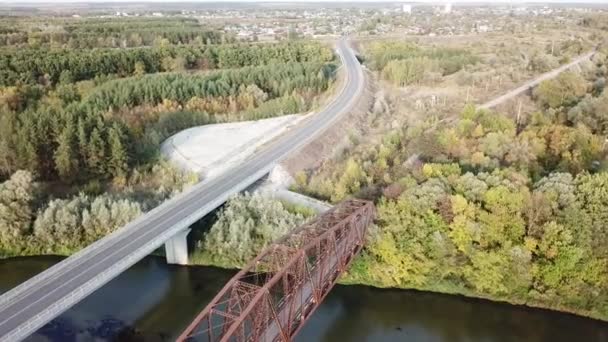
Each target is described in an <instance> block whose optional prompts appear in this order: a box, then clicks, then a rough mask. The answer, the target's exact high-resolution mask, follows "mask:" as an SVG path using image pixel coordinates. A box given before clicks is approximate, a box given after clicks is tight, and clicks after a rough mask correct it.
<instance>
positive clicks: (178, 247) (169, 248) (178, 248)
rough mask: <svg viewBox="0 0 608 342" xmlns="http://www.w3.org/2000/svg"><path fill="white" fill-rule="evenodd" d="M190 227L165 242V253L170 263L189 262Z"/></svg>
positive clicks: (183, 263) (181, 263)
mask: <svg viewBox="0 0 608 342" xmlns="http://www.w3.org/2000/svg"><path fill="white" fill-rule="evenodd" d="M189 233H190V229H187V230H184V231H181V232H179V233H177V234H176V235H175V236H173V237H172V238H171V239H169V240H167V241H166V242H165V255H166V257H167V263H168V264H174V265H187V264H188V241H187V240H186V238H187V237H188V234H189Z"/></svg>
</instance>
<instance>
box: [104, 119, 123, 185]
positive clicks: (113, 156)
mask: <svg viewBox="0 0 608 342" xmlns="http://www.w3.org/2000/svg"><path fill="white" fill-rule="evenodd" d="M108 139H109V144H110V156H109V157H110V160H109V163H108V168H109V171H110V173H111V174H112V175H113V176H114V177H120V176H124V175H125V174H126V172H127V166H128V161H127V159H128V157H127V151H126V150H125V147H124V145H123V143H122V139H123V134H122V130H121V129H120V126H118V124H116V123H114V125H113V126H112V128H111V129H110V133H109V137H108Z"/></svg>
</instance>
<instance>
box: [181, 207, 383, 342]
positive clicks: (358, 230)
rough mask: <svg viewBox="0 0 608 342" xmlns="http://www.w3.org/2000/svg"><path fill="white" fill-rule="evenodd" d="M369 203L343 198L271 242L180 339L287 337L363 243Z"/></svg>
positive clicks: (369, 215) (370, 216)
mask: <svg viewBox="0 0 608 342" xmlns="http://www.w3.org/2000/svg"><path fill="white" fill-rule="evenodd" d="M374 215H375V208H374V206H373V204H372V203H371V202H367V201H360V200H349V201H345V202H343V203H341V204H339V205H337V206H335V207H334V208H332V209H331V210H330V211H328V212H326V213H324V214H322V215H320V216H318V217H317V218H316V219H314V220H312V221H310V222H308V223H306V224H304V225H303V226H301V227H299V228H297V229H296V230H294V231H293V232H292V233H290V234H288V235H287V236H285V237H284V238H282V239H281V240H279V241H277V242H275V243H273V244H272V245H271V246H270V247H268V248H267V249H266V250H264V251H263V252H262V253H261V254H260V255H259V256H258V257H256V258H255V259H254V260H253V261H252V262H250V263H249V264H248V265H247V266H246V267H245V268H243V270H242V271H240V272H239V273H238V274H237V275H236V276H235V277H233V278H232V279H231V280H230V281H229V282H228V283H227V284H226V286H225V287H224V288H223V289H222V291H220V293H219V294H218V295H217V296H216V297H215V298H214V299H213V301H212V302H211V303H210V304H209V305H208V306H207V307H206V308H205V309H204V310H203V311H202V312H201V314H199V315H198V316H197V317H196V319H195V320H194V322H192V324H190V326H189V327H188V328H187V329H186V330H185V331H184V332H183V333H182V335H181V336H180V337H179V338H178V341H277V340H278V341H287V340H289V339H290V338H291V337H292V336H294V335H295V334H296V333H297V332H298V331H299V329H300V328H301V327H302V326H303V324H304V322H305V321H306V320H307V319H308V318H309V317H310V316H311V314H312V313H313V311H314V310H315V309H316V308H317V307H318V305H319V304H320V303H321V302H322V300H323V299H324V298H325V296H326V295H327V294H328V293H329V291H330V290H331V288H332V287H333V285H334V284H335V282H336V281H337V280H338V277H339V276H340V274H342V273H343V272H344V271H345V270H346V268H347V267H348V265H349V263H350V262H351V261H352V259H353V257H354V256H355V255H356V254H357V253H358V252H359V250H360V249H361V248H362V246H363V243H364V240H365V233H366V229H367V227H368V226H369V224H370V223H371V221H372V220H373V218H374Z"/></svg>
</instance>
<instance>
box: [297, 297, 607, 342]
mask: <svg viewBox="0 0 608 342" xmlns="http://www.w3.org/2000/svg"><path fill="white" fill-rule="evenodd" d="M297 341H298V342H305V341H327V342H329V341H456V342H468V341H475V342H485V341H488V342H489V341H491V342H503V341H505V342H506V341H530V342H535V341H539V342H540V341H568V342H571V341H608V324H607V323H603V322H599V321H594V320H590V319H585V318H581V317H577V316H572V315H566V314H560V313H556V312H550V311H545V310H537V309H530V308H525V307H519V306H511V305H507V304H499V303H491V302H488V301H482V300H475V299H467V298H461V297H455V296H447V295H438V294H431V293H423V292H416V291H399V290H380V289H373V288H369V287H362V286H338V287H336V288H334V289H333V290H332V292H331V293H330V294H329V295H328V297H327V298H326V300H325V302H324V303H323V305H322V306H321V307H320V308H319V309H318V311H317V312H316V313H315V315H314V316H313V317H311V319H310V321H309V322H308V324H307V325H306V326H305V327H304V328H303V329H302V332H301V334H300V335H299V336H298V338H297Z"/></svg>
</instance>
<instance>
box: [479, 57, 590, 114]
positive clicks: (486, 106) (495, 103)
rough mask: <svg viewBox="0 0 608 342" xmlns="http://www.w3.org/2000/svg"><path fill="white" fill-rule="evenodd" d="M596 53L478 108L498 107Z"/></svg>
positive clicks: (545, 74)
mask: <svg viewBox="0 0 608 342" xmlns="http://www.w3.org/2000/svg"><path fill="white" fill-rule="evenodd" d="M594 54H595V51H590V52H588V53H586V54H584V55H582V56H579V57H577V58H576V59H575V60H574V61H572V62H570V63H568V64H565V65H562V66H560V67H559V68H557V69H554V70H551V71H549V72H547V73H544V74H542V75H540V76H539V77H537V78H535V79H533V80H531V81H528V82H526V83H524V84H523V85H521V86H519V87H517V88H515V89H513V90H511V91H509V92H508V93H506V94H504V95H501V96H499V97H497V98H495V99H493V100H491V101H488V102H486V103H484V104H482V105H480V106H478V108H484V109H489V108H492V107H496V106H497V105H499V104H501V103H503V102H505V101H507V100H509V99H512V98H514V97H516V96H518V95H520V94H523V93H524V92H526V91H528V90H529V89H531V88H534V87H536V86H537V85H539V84H540V82H542V81H546V80H549V79H552V78H554V77H556V76H557V75H559V74H561V73H562V72H564V71H566V70H568V69H570V68H572V67H574V66H576V65H579V64H580V63H581V62H584V61H587V60H590V59H591V57H593V55H594Z"/></svg>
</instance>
